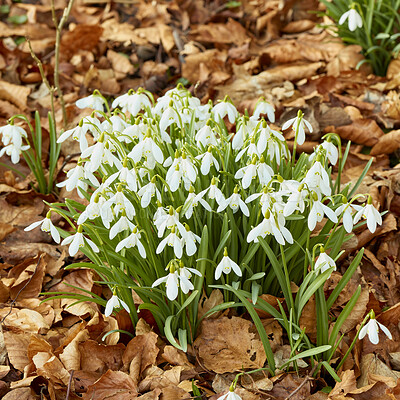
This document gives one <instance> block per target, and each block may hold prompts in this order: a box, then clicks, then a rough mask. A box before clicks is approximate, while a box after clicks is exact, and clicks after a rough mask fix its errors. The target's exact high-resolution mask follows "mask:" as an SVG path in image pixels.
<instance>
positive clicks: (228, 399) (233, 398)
mask: <svg viewBox="0 0 400 400" xmlns="http://www.w3.org/2000/svg"><path fill="white" fill-rule="evenodd" d="M217 400H242V398H241V397H240V396H239V395H238V394H236V393H235V392H234V389H233V387H232V386H231V387H230V388H229V392H228V393H226V394H224V395H222V396H220V397H218V399H217Z"/></svg>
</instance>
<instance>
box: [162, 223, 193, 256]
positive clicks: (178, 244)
mask: <svg viewBox="0 0 400 400" xmlns="http://www.w3.org/2000/svg"><path fill="white" fill-rule="evenodd" d="M185 232H186V231H185ZM166 245H168V246H170V247H172V248H173V249H174V253H175V257H177V258H181V257H182V253H183V243H182V239H180V238H179V237H178V235H177V234H176V233H175V227H174V226H173V227H172V228H171V233H170V234H169V235H168V236H167V237H166V238H165V239H163V240H162V241H161V242H160V244H159V245H158V246H157V249H156V254H160V253H161V252H162V251H163V250H164V248H165V246H166Z"/></svg>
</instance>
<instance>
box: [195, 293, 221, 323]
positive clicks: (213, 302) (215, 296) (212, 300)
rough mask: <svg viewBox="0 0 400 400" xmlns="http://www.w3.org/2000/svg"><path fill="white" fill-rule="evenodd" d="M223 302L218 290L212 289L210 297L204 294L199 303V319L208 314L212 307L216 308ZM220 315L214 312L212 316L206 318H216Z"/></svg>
mask: <svg viewBox="0 0 400 400" xmlns="http://www.w3.org/2000/svg"><path fill="white" fill-rule="evenodd" d="M223 302H224V296H223V294H222V292H221V291H220V290H219V289H214V290H213V291H212V292H211V294H210V297H207V296H206V295H205V294H203V297H202V298H201V299H200V301H199V314H198V315H199V319H201V318H202V317H203V316H204V314H206V313H207V312H209V311H210V310H211V309H212V308H213V307H215V306H218V305H219V304H222V303H223ZM220 314H221V311H219V312H216V313H214V314H211V315H208V316H207V318H213V319H215V318H218V316H219V315H220Z"/></svg>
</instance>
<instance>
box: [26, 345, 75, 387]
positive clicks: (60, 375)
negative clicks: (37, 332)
mask: <svg viewBox="0 0 400 400" xmlns="http://www.w3.org/2000/svg"><path fill="white" fill-rule="evenodd" d="M32 361H33V363H34V365H35V367H36V371H37V373H38V375H41V376H44V377H45V378H47V379H50V380H51V381H52V382H53V383H58V384H64V385H68V382H69V377H70V374H69V372H68V371H67V370H66V369H65V368H64V365H63V364H62V362H61V361H60V360H59V359H58V358H57V357H56V356H55V355H52V354H51V353H48V352H39V353H37V354H35V355H34V356H33V358H32Z"/></svg>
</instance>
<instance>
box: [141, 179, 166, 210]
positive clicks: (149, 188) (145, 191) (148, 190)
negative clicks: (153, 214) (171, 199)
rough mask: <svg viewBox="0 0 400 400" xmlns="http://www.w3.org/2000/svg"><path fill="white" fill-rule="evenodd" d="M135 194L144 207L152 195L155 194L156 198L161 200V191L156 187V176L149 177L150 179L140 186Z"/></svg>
mask: <svg viewBox="0 0 400 400" xmlns="http://www.w3.org/2000/svg"><path fill="white" fill-rule="evenodd" d="M137 194H138V196H139V197H140V205H141V206H142V207H143V208H146V207H147V206H148V205H149V204H150V202H151V198H152V197H153V196H156V197H157V200H158V201H161V193H160V191H159V190H158V189H157V187H156V177H153V178H151V181H150V182H149V183H148V184H147V185H144V186H143V187H142V188H140V189H139V191H138V192H137Z"/></svg>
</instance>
